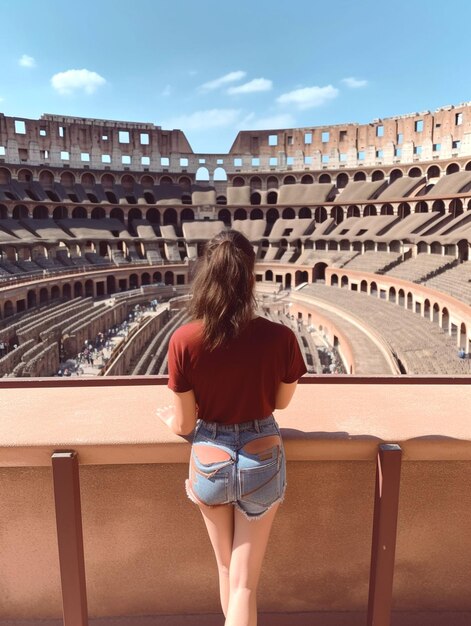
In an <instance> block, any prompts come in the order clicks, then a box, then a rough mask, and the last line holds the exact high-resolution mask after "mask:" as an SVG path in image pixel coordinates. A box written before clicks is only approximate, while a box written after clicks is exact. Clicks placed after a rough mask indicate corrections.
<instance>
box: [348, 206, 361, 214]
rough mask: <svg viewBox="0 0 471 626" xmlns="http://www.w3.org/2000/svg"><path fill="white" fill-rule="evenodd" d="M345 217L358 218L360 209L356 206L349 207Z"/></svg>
mask: <svg viewBox="0 0 471 626" xmlns="http://www.w3.org/2000/svg"><path fill="white" fill-rule="evenodd" d="M347 217H360V208H359V207H357V206H356V205H352V206H349V207H348V209H347Z"/></svg>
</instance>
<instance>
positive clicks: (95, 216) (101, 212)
mask: <svg viewBox="0 0 471 626" xmlns="http://www.w3.org/2000/svg"><path fill="white" fill-rule="evenodd" d="M90 217H91V219H92V220H104V219H105V218H106V213H105V209H104V208H103V207H101V206H97V207H95V208H94V209H93V210H92V214H91V216H90Z"/></svg>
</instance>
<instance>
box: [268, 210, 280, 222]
mask: <svg viewBox="0 0 471 626" xmlns="http://www.w3.org/2000/svg"><path fill="white" fill-rule="evenodd" d="M279 217H280V214H279V212H278V209H268V211H267V224H274V223H275V222H276V220H277V219H278V218H279Z"/></svg>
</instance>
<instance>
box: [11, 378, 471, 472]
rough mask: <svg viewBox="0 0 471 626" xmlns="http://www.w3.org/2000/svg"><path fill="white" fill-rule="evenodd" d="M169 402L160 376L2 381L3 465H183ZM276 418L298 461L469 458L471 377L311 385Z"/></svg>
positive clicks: (184, 451) (184, 452)
mask: <svg viewBox="0 0 471 626" xmlns="http://www.w3.org/2000/svg"><path fill="white" fill-rule="evenodd" d="M143 378H146V379H147V380H142V379H143ZM35 382H36V384H35ZM171 398H172V392H171V391H170V390H169V389H168V388H167V387H166V378H163V377H159V378H157V377H141V378H139V377H138V378H128V379H126V378H115V379H106V378H102V379H100V380H99V381H98V382H96V383H95V381H93V383H91V384H84V382H83V381H81V380H80V379H74V380H68V381H64V380H62V379H59V380H58V379H46V380H45V379H42V380H40V381H29V380H28V379H21V380H20V379H17V380H16V381H15V380H13V379H7V380H6V383H5V384H4V383H3V381H1V382H0V433H1V438H0V466H5V467H15V466H17V467H20V466H30V467H31V466H49V465H50V457H51V454H52V453H53V452H54V451H55V450H68V449H74V450H76V451H77V452H78V453H79V458H80V463H81V464H83V465H97V464H99V465H106V464H128V463H186V462H187V461H188V455H189V441H190V438H189V437H186V438H183V437H178V436H176V435H173V434H172V433H170V432H169V431H168V429H167V428H166V427H165V426H164V425H163V424H162V423H161V422H160V421H159V420H158V419H157V417H156V416H155V411H156V409H157V408H158V407H159V406H163V405H166V404H169V403H170V401H171ZM276 418H277V420H278V422H279V424H280V426H281V428H282V430H283V435H284V438H285V442H286V450H287V455H288V459H289V460H293V461H316V460H357V461H358V460H365V461H366V460H368V461H370V460H373V459H374V458H375V456H376V452H377V447H378V444H379V443H383V442H393V443H398V444H400V445H401V447H402V449H403V452H404V456H403V460H404V461H409V460H411V461H412V460H424V461H425V460H428V461H432V460H436V461H444V460H452V461H458V460H471V378H470V377H456V378H448V379H446V378H441V377H437V378H433V377H430V378H414V377H384V378H381V377H380V378H362V377H355V376H311V377H306V379H303V384H301V385H299V387H298V389H297V391H296V394H295V397H294V399H293V401H292V403H291V404H290V406H289V407H288V409H286V410H285V411H277V413H276Z"/></svg>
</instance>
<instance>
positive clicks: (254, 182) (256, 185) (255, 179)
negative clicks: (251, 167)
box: [249, 176, 262, 191]
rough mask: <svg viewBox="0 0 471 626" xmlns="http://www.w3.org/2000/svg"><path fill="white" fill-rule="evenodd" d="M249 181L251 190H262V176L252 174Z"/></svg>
mask: <svg viewBox="0 0 471 626" xmlns="http://www.w3.org/2000/svg"><path fill="white" fill-rule="evenodd" d="M249 182H250V189H251V191H254V190H260V189H261V188H262V179H261V178H260V176H252V177H251V178H250V181H249Z"/></svg>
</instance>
